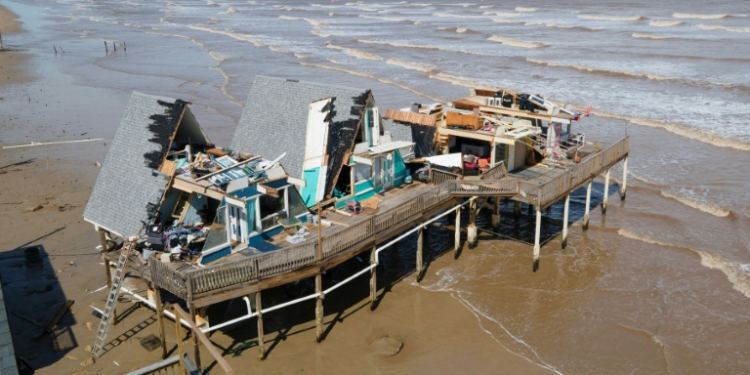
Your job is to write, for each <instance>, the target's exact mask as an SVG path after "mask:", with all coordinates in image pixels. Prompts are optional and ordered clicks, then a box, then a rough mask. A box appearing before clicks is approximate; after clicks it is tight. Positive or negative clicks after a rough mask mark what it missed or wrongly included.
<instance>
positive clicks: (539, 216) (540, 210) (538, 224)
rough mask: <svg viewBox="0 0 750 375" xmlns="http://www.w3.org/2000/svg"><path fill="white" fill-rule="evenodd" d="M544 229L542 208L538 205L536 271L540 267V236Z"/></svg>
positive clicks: (535, 242) (535, 247)
mask: <svg viewBox="0 0 750 375" xmlns="http://www.w3.org/2000/svg"><path fill="white" fill-rule="evenodd" d="M541 231H542V208H541V207H539V206H536V231H535V232H534V267H533V268H534V272H536V270H538V269H539V249H540V246H539V237H540V236H541Z"/></svg>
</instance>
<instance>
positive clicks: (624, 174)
mask: <svg viewBox="0 0 750 375" xmlns="http://www.w3.org/2000/svg"><path fill="white" fill-rule="evenodd" d="M627 189H628V158H625V161H624V162H623V163H622V194H621V195H620V197H621V198H622V200H625V191H626V190H627Z"/></svg>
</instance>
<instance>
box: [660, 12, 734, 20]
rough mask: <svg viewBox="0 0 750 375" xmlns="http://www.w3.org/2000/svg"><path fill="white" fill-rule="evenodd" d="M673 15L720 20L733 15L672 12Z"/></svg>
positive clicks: (684, 17)
mask: <svg viewBox="0 0 750 375" xmlns="http://www.w3.org/2000/svg"><path fill="white" fill-rule="evenodd" d="M672 17H673V18H681V19H698V20H720V19H722V18H729V17H731V16H730V15H728V14H700V13H695V14H693V13H674V14H672Z"/></svg>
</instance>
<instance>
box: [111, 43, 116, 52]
mask: <svg viewBox="0 0 750 375" xmlns="http://www.w3.org/2000/svg"><path fill="white" fill-rule="evenodd" d="M112 48H113V49H114V50H115V52H117V43H115V42H112Z"/></svg>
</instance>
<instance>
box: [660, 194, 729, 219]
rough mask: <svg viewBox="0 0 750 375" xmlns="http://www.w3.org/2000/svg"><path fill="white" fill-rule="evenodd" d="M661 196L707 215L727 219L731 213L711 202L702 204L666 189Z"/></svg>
mask: <svg viewBox="0 0 750 375" xmlns="http://www.w3.org/2000/svg"><path fill="white" fill-rule="evenodd" d="M661 195H662V196H663V197H665V198H671V199H674V200H676V201H678V202H680V203H682V204H684V205H686V206H688V207H691V208H694V209H696V210H699V211H703V212H706V213H709V214H711V215H714V216H716V217H727V216H729V214H731V212H729V211H727V210H725V209H723V208H721V207H719V206H718V205H716V204H713V203H709V202H701V201H697V200H695V199H691V198H688V197H684V196H682V195H678V194H675V193H674V192H672V191H670V190H667V189H664V190H662V191H661Z"/></svg>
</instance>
